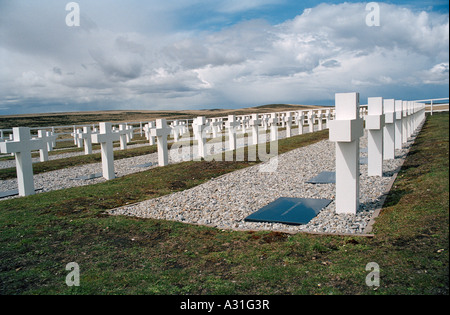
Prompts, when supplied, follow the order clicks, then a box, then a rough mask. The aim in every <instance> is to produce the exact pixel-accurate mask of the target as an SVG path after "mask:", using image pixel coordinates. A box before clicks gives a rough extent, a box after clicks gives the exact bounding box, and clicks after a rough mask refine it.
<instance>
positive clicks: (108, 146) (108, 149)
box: [91, 122, 119, 180]
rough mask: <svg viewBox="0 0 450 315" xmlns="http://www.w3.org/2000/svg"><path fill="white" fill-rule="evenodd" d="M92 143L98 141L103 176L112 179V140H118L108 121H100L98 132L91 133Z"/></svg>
mask: <svg viewBox="0 0 450 315" xmlns="http://www.w3.org/2000/svg"><path fill="white" fill-rule="evenodd" d="M91 139H92V143H100V145H101V152H102V170H103V177H104V178H106V179H107V180H109V179H114V178H115V177H116V174H115V173H114V152H113V142H114V141H117V140H119V134H118V133H116V132H112V129H111V123H110V122H101V123H100V133H94V134H92V135H91Z"/></svg>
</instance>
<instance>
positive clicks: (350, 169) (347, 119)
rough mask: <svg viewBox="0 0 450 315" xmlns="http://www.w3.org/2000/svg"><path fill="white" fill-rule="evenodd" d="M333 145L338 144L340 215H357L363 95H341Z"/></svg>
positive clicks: (333, 124)
mask: <svg viewBox="0 0 450 315" xmlns="http://www.w3.org/2000/svg"><path fill="white" fill-rule="evenodd" d="M335 98H336V100H335V109H336V111H335V113H336V116H335V119H334V120H331V121H330V141H334V142H336V213H353V214H356V212H357V211H358V208H359V138H360V137H361V136H362V135H363V133H364V131H363V120H362V119H361V118H359V93H337V94H336V96H335Z"/></svg>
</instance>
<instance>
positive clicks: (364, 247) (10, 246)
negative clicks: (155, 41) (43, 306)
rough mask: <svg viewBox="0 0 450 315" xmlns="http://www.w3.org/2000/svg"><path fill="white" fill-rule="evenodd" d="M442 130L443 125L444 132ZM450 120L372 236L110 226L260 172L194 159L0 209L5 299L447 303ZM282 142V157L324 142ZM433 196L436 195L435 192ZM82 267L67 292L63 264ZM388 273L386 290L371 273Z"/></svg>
mask: <svg viewBox="0 0 450 315" xmlns="http://www.w3.org/2000/svg"><path fill="white" fill-rule="evenodd" d="M442 126H445V127H444V128H443V127H442ZM447 126H448V114H439V115H433V116H432V117H430V119H429V120H428V121H427V123H426V124H425V126H424V128H423V130H422V132H421V134H420V135H419V137H418V138H417V140H416V143H415V145H414V146H413V147H412V149H411V155H410V156H408V158H407V160H406V162H405V164H404V169H402V171H401V173H400V175H399V176H398V178H397V180H396V182H395V184H394V187H393V189H392V191H391V194H390V195H389V196H388V198H387V203H386V207H385V208H384V209H383V211H382V213H381V215H380V216H379V218H378V219H377V221H376V224H375V226H374V233H375V237H373V238H364V237H356V236H355V237H344V236H318V235H308V234H296V235H288V234H283V233H277V232H236V231H224V230H219V229H214V228H208V227H202V226H194V225H188V224H182V223H177V222H170V221H163V220H151V219H139V218H133V217H123V216H108V215H105V214H103V213H104V211H105V210H107V209H110V208H113V207H117V206H120V205H125V204H127V203H131V202H136V201H140V200H144V199H148V198H153V197H157V196H161V195H164V194H168V193H171V192H173V191H178V190H182V189H187V188H190V187H193V186H195V185H198V184H200V183H202V182H205V181H207V180H209V179H210V178H212V177H216V176H220V175H221V174H225V173H227V172H229V171H233V170H235V169H239V168H242V167H247V166H249V165H253V164H254V163H257V162H247V161H242V162H218V161H211V162H206V161H191V162H184V163H180V164H174V165H169V166H167V167H164V168H155V169H152V170H149V171H146V172H142V173H138V174H133V175H130V176H126V177H122V178H118V179H115V180H112V181H108V182H105V183H102V184H97V185H93V186H86V187H77V188H71V189H66V190H61V191H54V192H49V193H45V194H37V195H34V196H30V197H25V198H18V199H12V200H6V201H2V202H0V293H1V294H448V293H449V291H448V260H449V259H448V232H449V231H448V226H449V222H448V199H449V198H448V151H449V150H448V127H447ZM327 136H328V133H327V132H321V133H314V134H306V135H303V136H298V137H292V138H289V139H283V140H281V141H279V152H280V153H282V152H286V151H288V150H291V149H293V148H295V147H299V146H301V145H305V144H308V143H312V142H314V141H318V140H320V139H323V138H327ZM427 189H430V191H427ZM69 262H77V263H78V264H79V266H80V274H81V277H80V286H79V287H68V286H67V285H66V284H65V278H66V276H67V274H68V273H69V271H66V270H65V266H66V264H67V263H69ZM369 262H376V263H378V264H379V266H380V276H381V278H380V287H379V288H378V289H377V290H374V288H371V287H368V286H366V284H365V278H366V276H367V274H368V272H367V271H366V270H365V266H366V264H367V263H369Z"/></svg>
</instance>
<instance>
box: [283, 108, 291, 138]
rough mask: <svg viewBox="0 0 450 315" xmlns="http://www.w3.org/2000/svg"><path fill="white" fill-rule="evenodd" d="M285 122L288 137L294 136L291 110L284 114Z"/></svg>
mask: <svg viewBox="0 0 450 315" xmlns="http://www.w3.org/2000/svg"><path fill="white" fill-rule="evenodd" d="M284 122H285V123H286V138H290V137H291V136H292V134H291V130H292V115H291V112H287V113H286V116H284Z"/></svg>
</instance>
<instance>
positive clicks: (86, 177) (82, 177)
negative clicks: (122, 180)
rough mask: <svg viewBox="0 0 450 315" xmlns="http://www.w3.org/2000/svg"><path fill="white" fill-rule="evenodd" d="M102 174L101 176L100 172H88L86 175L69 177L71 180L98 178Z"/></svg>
mask: <svg viewBox="0 0 450 315" xmlns="http://www.w3.org/2000/svg"><path fill="white" fill-rule="evenodd" d="M102 176H103V174H102V173H95V174H89V175H86V176H78V177H75V178H71V179H72V180H88V179H94V178H100V177H102Z"/></svg>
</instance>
